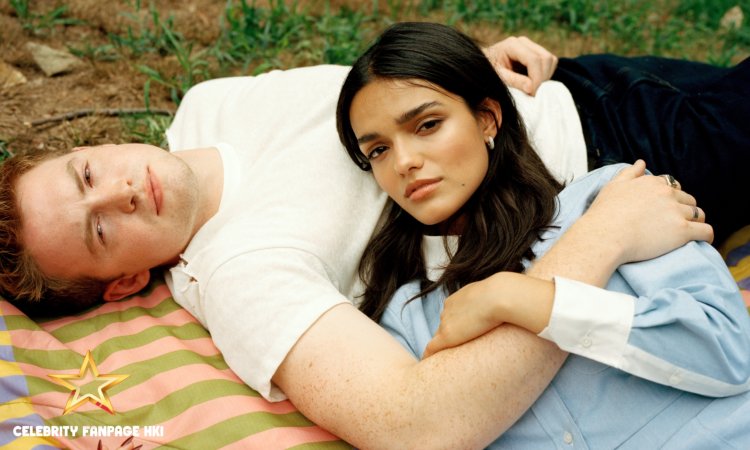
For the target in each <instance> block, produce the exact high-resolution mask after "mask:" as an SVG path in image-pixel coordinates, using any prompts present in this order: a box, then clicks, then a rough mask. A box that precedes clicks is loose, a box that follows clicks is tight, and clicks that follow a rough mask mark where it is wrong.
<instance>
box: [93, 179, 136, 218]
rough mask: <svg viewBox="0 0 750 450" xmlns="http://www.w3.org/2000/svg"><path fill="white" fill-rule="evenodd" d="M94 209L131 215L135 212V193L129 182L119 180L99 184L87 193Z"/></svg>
mask: <svg viewBox="0 0 750 450" xmlns="http://www.w3.org/2000/svg"><path fill="white" fill-rule="evenodd" d="M89 194H90V199H91V203H92V206H93V208H94V209H97V210H100V211H102V210H110V211H118V212H124V213H131V212H133V211H134V210H135V197H136V191H135V189H134V188H133V183H132V181H130V180H125V179H119V180H111V181H108V182H103V183H99V185H98V186H94V188H93V189H91V191H89Z"/></svg>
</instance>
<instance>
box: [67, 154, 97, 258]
mask: <svg viewBox="0 0 750 450" xmlns="http://www.w3.org/2000/svg"><path fill="white" fill-rule="evenodd" d="M74 160H75V158H71V159H69V160H68V162H67V164H65V169H66V171H67V172H68V175H70V176H71V177H72V178H73V181H75V183H76V187H78V192H80V193H81V196H83V195H84V194H85V193H86V191H85V189H84V186H83V181H82V180H81V177H80V176H78V171H77V170H76V168H75V165H74V164H73V163H74ZM83 223H84V227H83V241H84V242H85V243H86V247H88V249H89V252H91V253H96V251H95V250H96V249H95V248H94V236H93V234H92V232H91V211H86V219H85V220H84V222H83Z"/></svg>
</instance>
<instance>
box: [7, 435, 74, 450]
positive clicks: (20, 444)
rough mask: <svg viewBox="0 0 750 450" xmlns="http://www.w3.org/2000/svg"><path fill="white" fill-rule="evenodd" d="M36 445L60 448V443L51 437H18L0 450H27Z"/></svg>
mask: <svg viewBox="0 0 750 450" xmlns="http://www.w3.org/2000/svg"><path fill="white" fill-rule="evenodd" d="M37 445H48V446H49V445H51V446H53V447H57V448H62V445H61V444H60V442H59V441H58V440H57V439H55V438H51V437H20V438H18V439H16V440H15V441H11V442H9V443H8V444H5V445H3V446H2V447H0V450H29V449H30V448H34V447H36V446H37Z"/></svg>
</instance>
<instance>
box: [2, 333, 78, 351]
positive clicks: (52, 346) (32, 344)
mask: <svg viewBox="0 0 750 450" xmlns="http://www.w3.org/2000/svg"><path fill="white" fill-rule="evenodd" d="M9 334H10V340H11V343H12V344H13V347H16V348H19V349H27V350H44V351H47V350H67V347H65V344H63V343H62V342H60V341H58V340H57V339H56V338H55V337H54V336H52V335H51V334H49V333H47V332H46V331H44V330H10V332H9Z"/></svg>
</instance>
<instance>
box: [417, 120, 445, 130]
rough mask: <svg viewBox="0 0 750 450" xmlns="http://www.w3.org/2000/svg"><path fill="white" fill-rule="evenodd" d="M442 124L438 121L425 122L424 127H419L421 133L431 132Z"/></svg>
mask: <svg viewBox="0 0 750 450" xmlns="http://www.w3.org/2000/svg"><path fill="white" fill-rule="evenodd" d="M440 122H441V121H440V120H438V119H433V120H428V121H426V122H423V123H422V125H420V126H419V131H431V130H433V129H434V128H437V127H438V126H439V125H440Z"/></svg>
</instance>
